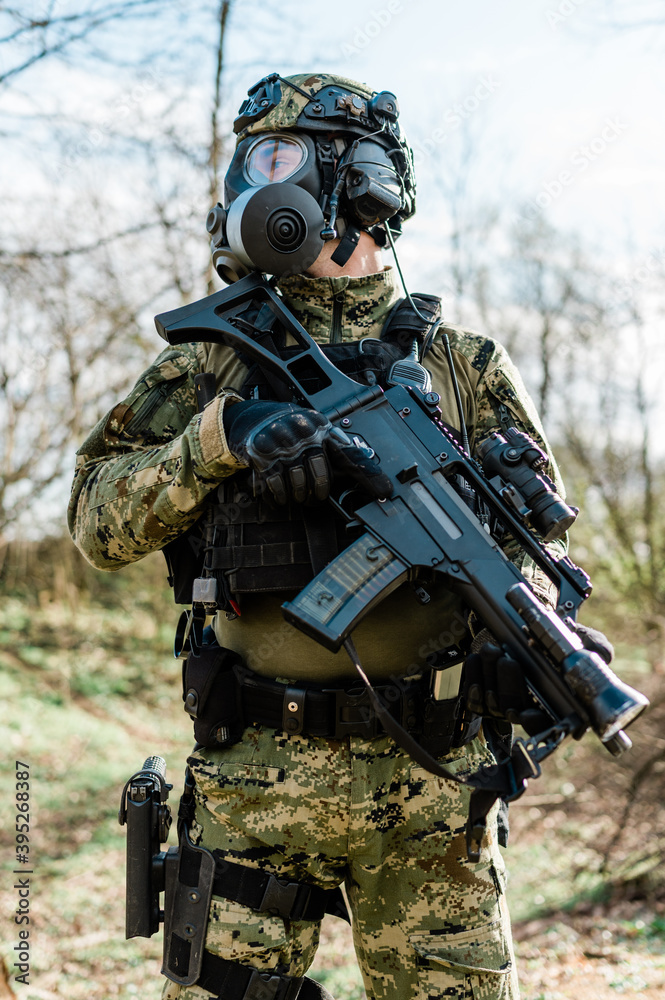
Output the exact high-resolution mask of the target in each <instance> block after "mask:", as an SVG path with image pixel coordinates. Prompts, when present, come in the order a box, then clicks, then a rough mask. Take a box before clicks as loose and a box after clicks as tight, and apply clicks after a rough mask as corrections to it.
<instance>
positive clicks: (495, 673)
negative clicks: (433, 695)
mask: <svg viewBox="0 0 665 1000" xmlns="http://www.w3.org/2000/svg"><path fill="white" fill-rule="evenodd" d="M462 701H463V703H464V705H465V707H466V708H467V709H468V710H469V711H470V712H475V713H476V715H483V716H489V717H490V718H493V719H507V720H508V722H511V723H512V724H513V725H520V726H522V728H523V729H525V730H526V731H527V733H528V734H529V735H530V736H533V735H535V734H536V733H542V732H543V731H544V730H545V729H549V727H550V726H551V725H552V719H551V718H550V717H549V715H548V714H547V713H546V712H544V711H543V710H542V709H541V708H539V706H538V705H537V704H536V702H535V701H534V699H533V698H532V696H531V694H530V692H529V688H528V687H527V683H526V681H525V679H524V675H523V673H522V669H521V667H520V666H519V664H518V663H517V661H516V660H514V659H513V658H512V656H510V655H509V654H508V653H506V652H505V651H504V650H502V649H499V648H498V647H497V646H493V645H492V644H491V643H489V642H486V643H485V645H484V646H482V647H481V648H480V650H479V651H478V652H477V653H470V654H469V656H467V658H466V660H465V662H464V673H463V675H462Z"/></svg>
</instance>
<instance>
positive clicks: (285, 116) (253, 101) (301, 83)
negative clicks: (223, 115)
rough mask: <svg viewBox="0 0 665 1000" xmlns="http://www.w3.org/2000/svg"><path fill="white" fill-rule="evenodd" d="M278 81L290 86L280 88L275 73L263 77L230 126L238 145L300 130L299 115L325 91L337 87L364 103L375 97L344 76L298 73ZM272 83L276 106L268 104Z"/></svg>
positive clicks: (366, 87)
mask: <svg viewBox="0 0 665 1000" xmlns="http://www.w3.org/2000/svg"><path fill="white" fill-rule="evenodd" d="M281 79H283V80H284V81H285V82H286V83H287V84H292V85H293V86H288V85H287V86H282V87H281V88H280V82H279V81H280V77H279V75H278V74H276V73H275V74H272V75H271V76H270V77H265V78H264V80H261V81H260V82H259V83H258V84H256V86H255V87H252V89H251V90H250V91H249V96H248V98H247V100H246V101H244V103H243V104H242V106H241V108H240V111H239V113H238V117H237V118H236V120H235V122H234V126H233V130H234V132H236V133H237V135H238V143H240V142H241V141H242V140H243V139H245V138H246V137H247V136H248V135H255V134H256V133H258V132H279V131H282V130H286V129H294V128H302V127H303V123H302V121H300V122H299V121H298V120H299V119H300V116H301V114H302V112H303V111H304V110H305V108H306V107H307V105H308V104H309V103H310V102H311V100H312V99H313V98H314V97H315V96H316V95H317V94H318V93H319V91H321V90H323V89H324V88H325V87H331V86H333V87H340V88H342V89H343V90H346V91H349V92H350V93H352V94H357V95H358V96H359V97H361V98H363V99H364V100H365V101H369V100H371V98H372V97H373V96H374V95H375V93H376V91H374V90H372V88H371V87H368V86H367V84H365V83H358V82H357V81H356V80H350V79H348V78H347V77H345V76H336V75H335V74H332V73H297V74H295V75H293V76H287V77H282V78H281ZM271 83H272V86H273V87H274V88H276V89H275V91H274V94H275V98H277V97H278V95H279V98H278V100H277V103H275V98H273V99H272V100H271V99H270V97H269V96H268V94H267V90H268V88H269V87H270V85H271ZM296 88H298V89H296ZM280 89H281V94H280ZM306 91H308V92H309V97H306V96H305V93H304V92H306ZM262 103H264V104H265V106H266V107H267V108H268V110H267V111H264V112H263V113H262V112H261V104H262ZM248 122H249V123H248ZM246 123H248V124H246ZM308 124H309V123H308ZM313 126H314V127H316V123H313ZM310 127H312V125H310Z"/></svg>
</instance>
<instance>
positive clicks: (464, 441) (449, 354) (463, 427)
mask: <svg viewBox="0 0 665 1000" xmlns="http://www.w3.org/2000/svg"><path fill="white" fill-rule="evenodd" d="M441 340H442V341H443V348H444V350H445V352H446V359H447V361H448V367H449V368H450V375H451V380H452V383H453V392H454V393H455V402H456V403H457V412H458V413H459V420H460V431H461V432H462V447H463V448H464V451H465V452H466V453H467V455H470V454H471V449H470V448H469V435H468V434H467V431H466V420H465V419H464V410H463V408H462V396H461V394H460V391H459V382H458V381H457V372H456V371H455V365H454V363H453V352H452V351H451V349H450V341H449V340H448V334H447V333H443V334H442V335H441Z"/></svg>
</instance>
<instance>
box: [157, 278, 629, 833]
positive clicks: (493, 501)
mask: <svg viewBox="0 0 665 1000" xmlns="http://www.w3.org/2000/svg"><path fill="white" fill-rule="evenodd" d="M251 303H259V304H261V305H264V306H266V305H267V306H268V307H269V308H270V310H271V311H272V312H273V314H274V315H275V317H276V318H277V319H278V320H279V322H280V323H281V324H282V326H283V327H284V328H285V329H286V330H287V331H288V333H289V334H290V335H291V337H292V338H293V342H294V343H295V345H296V346H295V348H293V347H292V348H291V351H290V352H289V355H288V358H286V359H282V358H281V357H279V356H278V355H277V354H276V353H275V349H274V345H273V344H272V343H271V341H270V340H269V338H266V336H265V333H264V331H263V330H260V329H256V328H253V327H252V326H251V324H248V323H247V321H246V320H245V319H244V318H243V317H241V316H240V314H242V313H243V312H244V311H246V310H247V307H248V306H249V305H250V304H251ZM155 323H156V326H157V330H158V332H159V333H160V335H161V336H162V337H163V338H164V340H166V341H167V342H168V343H169V344H182V343H185V342H190V341H208V342H214V343H222V344H226V345H228V346H229V347H231V348H234V349H236V350H238V351H240V352H242V354H243V355H244V356H247V357H249V358H251V359H252V360H253V361H255V362H257V363H258V364H259V365H260V366H261V367H262V368H263V369H264V371H266V372H267V373H269V376H270V378H271V381H272V382H273V383H274V382H275V379H277V380H279V382H280V383H282V384H283V385H284V387H285V397H284V398H293V399H295V400H296V401H297V402H298V403H300V404H301V405H303V406H308V407H312V408H314V409H317V410H319V411H320V412H322V413H323V414H325V415H326V416H327V417H328V419H329V420H330V421H331V423H332V424H333V426H334V427H335V428H337V429H338V431H339V432H342V433H344V434H346V435H347V436H348V437H349V438H351V439H352V440H353V441H354V443H356V444H357V445H358V446H359V447H361V448H362V449H363V450H364V451H365V452H366V454H368V455H371V456H374V457H375V458H376V460H377V461H378V462H379V463H380V466H381V469H382V471H383V472H384V473H385V474H386V475H387V476H389V478H390V480H391V482H392V485H393V494H392V496H391V497H390V498H389V499H386V500H383V501H379V500H371V501H369V502H367V498H366V496H364V497H362V498H359V497H358V494H357V492H354V491H348V490H347V491H346V492H339V493H338V495H335V496H331V498H330V500H329V502H331V503H333V504H334V506H335V507H336V508H337V510H338V511H339V512H340V514H341V515H342V516H343V517H344V518H345V519H346V520H347V521H348V522H349V523H350V524H352V525H353V526H355V527H356V528H358V529H360V530H361V532H362V533H361V534H360V535H359V537H357V538H356V539H355V541H353V542H352V543H351V544H350V545H349V546H348V548H346V549H345V550H344V551H343V552H342V553H341V554H340V555H339V556H337V557H336V558H335V559H334V560H333V561H332V562H331V563H329V564H328V565H327V566H326V568H325V569H324V570H323V571H322V572H321V573H319V574H318V576H316V577H315V578H314V579H313V580H312V581H311V583H309V584H308V585H307V586H306V587H305V588H304V589H303V590H302V591H301V592H300V593H299V594H298V596H297V597H296V598H295V599H294V600H291V601H288V602H286V603H285V604H284V605H282V610H283V614H284V617H285V618H286V620H287V621H289V622H290V623H291V624H293V625H294V626H295V627H296V628H299V629H301V630H302V631H303V632H305V633H306V634H307V635H309V636H311V637H312V638H313V639H315V640H316V641H317V642H319V643H321V644H322V645H323V646H325V647H326V648H327V649H330V650H333V651H337V650H338V649H340V648H341V647H342V646H344V647H345V648H346V649H347V652H348V653H349V655H350V656H351V658H352V660H353V661H354V663H355V665H356V667H357V669H358V671H359V672H360V673H361V676H363V679H364V680H365V682H366V683H367V684H368V687H369V690H370V697H372V694H373V689H372V688H371V685H369V682H368V681H367V678H366V677H365V676H364V673H363V672H362V668H361V665H360V663H359V662H358V659H357V655H356V654H355V649H354V647H353V643H352V640H351V633H352V632H353V629H354V628H355V626H356V625H357V624H358V622H359V621H360V620H361V619H362V618H363V617H364V616H365V615H366V614H367V613H368V612H369V611H370V610H371V609H372V608H373V607H375V606H376V605H377V604H378V603H379V602H380V601H382V600H383V599H384V598H385V597H386V596H387V595H388V594H390V593H391V592H392V591H393V590H395V588H397V587H399V586H400V585H401V584H402V583H404V582H405V581H408V580H410V581H418V579H419V576H421V575H422V574H423V572H426V573H427V574H428V575H430V576H431V574H434V575H435V577H441V578H443V580H444V581H445V584H446V586H448V587H449V588H450V589H452V590H454V591H455V592H456V593H458V594H459V595H460V597H461V598H462V599H463V600H464V602H465V604H466V605H467V606H468V607H469V608H471V609H472V610H473V611H474V612H475V613H476V615H477V616H478V618H479V619H480V620H481V621H482V622H483V623H484V625H485V626H486V627H487V628H488V629H489V630H490V632H491V633H492V634H493V636H494V637H495V639H496V640H497V642H498V643H499V644H500V645H501V646H502V647H503V648H504V649H505V650H506V651H507V652H508V653H509V654H510V655H511V656H512V657H513V658H514V659H515V660H516V661H517V662H518V663H519V665H520V667H521V669H522V671H523V674H524V677H525V679H526V681H527V684H528V687H529V689H530V691H531V693H532V695H533V697H534V699H535V701H536V702H537V703H538V705H539V706H540V707H541V708H542V709H544V710H545V712H546V713H547V714H548V715H549V717H550V718H551V720H552V725H551V727H550V728H549V729H547V730H546V731H545V732H544V733H541V734H539V735H538V736H536V737H532V738H530V739H529V740H527V741H523V740H518V741H516V745H515V748H514V749H513V753H512V755H511V758H510V760H508V761H505V762H503V764H501V765H500V766H499V767H498V768H497V767H494V768H486V769H481V771H480V772H479V773H478V775H476V776H473V777H472V778H471V779H463V780H464V783H466V784H470V785H471V786H472V787H473V788H474V789H475V791H476V803H475V808H474V806H473V802H472V814H471V828H472V833H471V839H474V840H477V839H478V837H479V836H480V834H481V833H482V827H483V825H484V816H485V814H486V812H487V810H488V809H489V806H490V805H491V802H492V801H494V800H495V799H496V798H497V797H498V796H501V797H502V798H505V799H513V798H517V797H518V796H519V795H521V794H522V792H523V791H524V789H525V788H526V781H527V779H528V778H530V777H536V776H537V775H538V774H539V773H540V767H539V763H540V761H541V760H542V759H543V758H544V757H546V756H547V755H548V754H549V753H551V752H552V751H553V750H554V749H555V748H556V747H557V746H558V745H559V744H560V743H561V741H562V740H563V739H564V738H565V737H567V736H572V737H573V738H574V739H580V738H581V737H582V735H583V734H584V733H585V732H586V731H587V730H588V729H592V730H593V732H594V733H595V734H596V735H597V736H598V737H599V739H600V740H601V742H602V743H603V745H604V746H605V747H606V748H607V749H608V750H609V751H610V752H611V753H612V754H613V755H618V754H620V753H622V752H623V751H624V750H626V749H628V748H629V747H630V745H631V743H630V740H629V739H628V737H627V736H626V735H625V733H624V732H623V729H624V727H625V726H627V725H628V724H629V723H630V722H632V721H633V720H634V719H635V718H636V717H637V715H639V713H640V712H641V711H642V710H643V709H644V708H645V707H646V705H647V704H648V701H647V699H646V698H645V697H644V695H642V694H641V693H640V692H638V691H635V690H634V689H632V688H630V687H629V686H628V685H626V684H624V683H623V682H622V681H621V680H620V679H619V678H618V677H617V676H616V675H615V674H614V673H613V672H612V670H610V668H609V667H608V666H606V664H605V663H604V662H603V660H602V659H601V658H600V657H599V656H598V655H597V654H595V653H593V652H590V651H588V650H586V649H584V648H583V646H582V643H581V641H580V639H579V638H578V636H577V635H576V634H575V632H574V631H573V630H572V629H571V628H570V627H569V625H568V624H567V623H566V622H567V621H570V622H574V620H575V618H576V615H577V612H578V609H579V607H580V605H581V604H582V602H583V601H584V600H585V599H586V597H587V596H588V595H589V593H590V591H591V585H590V582H589V578H588V576H587V575H586V573H584V571H583V570H581V569H580V568H579V567H577V566H575V564H574V563H573V562H572V561H571V560H570V559H569V558H568V557H567V556H566V557H563V558H560V559H556V558H554V557H553V556H552V555H551V554H550V553H549V552H548V550H547V549H546V547H545V545H544V544H543V541H542V540H541V539H543V540H544V541H550V540H552V539H553V538H557V537H560V536H561V535H562V534H563V533H564V532H565V531H566V530H567V527H568V526H569V525H570V524H571V523H572V521H573V520H574V517H575V514H576V512H575V511H574V510H571V508H568V507H567V506H566V505H565V504H564V503H563V501H562V500H561V499H560V497H558V496H557V494H556V492H555V489H554V485H553V484H552V483H551V482H550V481H549V480H548V479H547V477H546V476H544V475H540V473H539V463H540V460H539V459H537V458H536V459H535V461H534V460H533V457H531V458H529V456H528V454H527V453H528V452H529V451H531V454H532V456H533V450H534V449H535V451H536V452H538V448H537V446H536V445H535V443H534V442H533V441H531V439H529V438H528V437H527V436H526V435H523V434H520V433H519V432H517V431H515V432H514V434H512V432H510V431H509V432H508V433H507V435H506V437H504V436H503V435H502V434H499V433H498V432H497V433H495V434H494V435H493V436H492V437H491V438H489V439H488V440H487V441H486V442H483V445H482V446H481V448H480V449H479V450H480V454H481V459H482V463H483V468H481V467H480V465H479V464H478V463H477V462H476V461H475V460H474V459H472V458H471V457H470V456H469V454H468V453H467V451H466V450H465V449H464V448H463V447H461V446H460V444H459V443H458V442H457V441H456V439H455V437H454V436H453V435H452V434H451V433H450V432H449V430H448V429H447V428H446V427H445V426H444V425H443V423H442V422H441V420H440V410H439V407H438V403H439V397H438V395H437V394H436V393H434V392H431V391H426V388H427V387H419V386H417V385H413V384H395V385H392V386H390V387H389V388H388V389H387V390H385V391H384V390H382V389H381V388H380V387H379V386H376V385H374V386H362V385H360V384H359V383H358V382H355V381H354V380H353V379H350V378H348V377H347V376H346V375H344V374H342V372H340V371H339V370H338V369H337V368H336V367H335V366H334V365H333V364H332V362H330V361H329V360H328V358H327V357H326V355H325V354H324V353H323V351H322V350H321V349H320V348H319V346H318V345H317V344H316V343H315V342H314V341H313V340H312V338H311V337H310V336H309V334H308V333H307V332H306V330H305V329H304V328H303V327H302V326H301V324H300V323H298V321H297V320H296V319H295V317H294V316H293V315H292V314H291V313H290V312H289V310H287V309H286V307H285V305H284V303H283V302H282V300H281V299H280V297H279V296H278V295H277V294H276V293H275V291H274V290H273V288H272V287H271V285H270V284H269V283H268V282H267V281H266V279H265V278H264V277H262V276H260V275H256V274H252V275H249V276H247V277H246V278H243V279H242V280H241V281H238V282H236V283H235V284H234V285H233V286H231V287H230V288H227V289H224V290H223V291H221V292H217V293H216V294H214V295H211V296H209V297H208V298H206V299H203V300H200V301H198V302H194V303H192V304H190V305H187V306H184V307H182V308H180V309H175V310H173V311H172V312H169V313H164V314H162V315H160V316H157V317H156V318H155ZM405 381H408V380H405ZM542 457H543V456H542V455H541V459H542ZM534 465H535V468H534ZM460 484H463V486H464V489H460ZM468 487H470V491H471V492H472V493H474V494H475V495H476V496H477V497H478V498H480V501H481V503H482V506H483V507H484V508H486V509H488V510H489V512H490V513H491V518H492V523H493V525H494V526H495V527H496V526H498V529H499V530H498V531H496V530H493V531H492V533H490V532H488V531H487V530H486V525H484V524H483V523H482V521H481V520H480V519H479V517H478V516H477V515H476V513H475V512H474V510H472V509H471V507H470V506H469V503H468V502H467V499H465V496H464V492H465V491H466V492H467V493H468ZM534 528H535V529H536V530H537V531H538V533H539V535H540V538H539V537H538V536H537V535H536V533H535V532H534ZM506 533H508V534H509V535H511V536H512V538H513V539H515V540H516V541H517V543H518V544H519V546H521V548H522V549H523V550H524V551H525V552H526V553H527V554H528V555H529V556H530V557H531V558H532V559H533V561H534V562H535V564H536V565H537V566H538V567H540V569H541V570H542V571H543V572H544V573H545V574H546V575H547V577H548V578H549V579H550V580H551V581H552V582H553V583H554V584H555V585H556V587H557V590H558V594H559V603H558V607H557V609H556V613H555V612H553V611H552V610H550V609H549V608H547V607H545V606H544V605H543V603H542V602H541V601H540V600H539V599H538V597H537V596H536V595H535V594H534V592H533V590H532V589H531V588H530V587H529V585H528V583H527V582H526V580H525V578H524V576H523V575H522V573H521V572H520V570H519V569H518V568H517V567H516V566H515V565H514V564H513V563H512V562H510V561H509V560H508V559H507V557H506V556H505V555H504V553H503V551H502V549H501V548H500V545H499V542H498V540H497V539H498V538H499V537H500V536H501V534H506ZM372 702H373V704H374V706H375V709H376V711H377V712H378V713H379V715H380V717H381V719H382V721H383V722H384V726H385V728H386V729H387V731H388V732H389V733H390V734H391V735H394V736H395V738H396V739H397V740H398V741H399V742H400V743H401V744H402V746H405V747H406V748H407V749H408V750H409V752H412V755H413V756H414V757H415V758H416V759H417V760H419V761H420V762H421V763H425V766H427V767H429V769H430V770H432V771H433V772H434V773H437V774H442V775H444V776H445V777H448V778H454V776H453V775H452V774H451V773H450V772H448V771H447V770H446V769H445V768H443V767H442V766H441V765H439V764H438V763H437V762H436V761H435V760H434V759H433V758H429V757H428V755H426V754H425V755H424V754H423V752H422V751H421V752H420V753H419V752H418V747H417V744H415V743H414V741H413V740H410V741H409V738H408V734H406V733H405V731H404V730H402V729H401V727H399V726H398V725H397V724H396V723H395V721H394V720H393V719H392V717H391V716H390V714H389V713H388V712H386V711H385V708H384V707H383V706H382V705H381V703H380V701H379V700H378V698H376V696H374V697H373V698H372ZM405 738H406V739H405ZM454 780H460V779H454Z"/></svg>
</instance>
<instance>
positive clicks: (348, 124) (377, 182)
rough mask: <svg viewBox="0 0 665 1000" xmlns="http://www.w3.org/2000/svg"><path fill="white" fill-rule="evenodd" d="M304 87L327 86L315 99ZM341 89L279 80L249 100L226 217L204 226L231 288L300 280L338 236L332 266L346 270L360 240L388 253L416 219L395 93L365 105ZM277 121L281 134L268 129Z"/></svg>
mask: <svg viewBox="0 0 665 1000" xmlns="http://www.w3.org/2000/svg"><path fill="white" fill-rule="evenodd" d="M300 79H304V80H307V81H308V82H311V81H315V82H316V83H321V82H323V86H319V89H318V90H313V92H312V93H307V92H306V91H304V90H302V89H301V88H300V87H299V86H298V83H296V81H299V80H300ZM339 79H340V78H336V77H309V78H308V77H304V78H301V77H295V78H291V79H284V78H281V77H278V76H277V75H276V74H274V75H273V76H272V77H267V78H266V79H265V80H263V81H260V83H259V84H257V85H256V86H255V87H253V88H252V90H250V92H249V97H248V99H247V100H246V101H245V102H244V104H243V105H242V107H241V109H240V113H239V115H238V118H237V119H236V123H235V125H234V128H235V131H236V132H238V133H240V135H239V141H238V145H237V147H236V150H235V154H234V156H233V159H232V160H231V164H230V166H229V169H228V172H227V174H226V180H225V203H226V207H224V206H222V205H220V204H217V205H216V206H215V207H214V208H213V209H212V210H211V211H210V212H209V214H208V218H207V222H206V226H207V229H208V232H209V234H210V237H211V249H212V256H213V263H214V266H215V269H216V270H217V272H218V274H219V275H220V277H222V278H223V280H224V281H226V282H233V281H236V280H238V279H239V278H242V277H244V276H245V275H246V274H249V273H250V272H251V271H261V272H265V273H268V274H272V275H275V276H278V277H284V276H286V275H289V274H301V273H303V272H304V271H306V270H307V269H308V268H309V267H311V265H312V264H313V263H314V261H315V260H316V259H317V257H318V256H319V254H320V253H321V250H322V248H323V245H324V243H325V242H326V241H327V240H331V239H335V238H336V237H337V236H341V237H342V240H341V243H340V246H339V247H337V249H336V251H335V253H334V254H333V256H332V259H333V261H334V262H335V263H337V264H339V265H340V266H343V265H344V264H345V263H346V261H347V260H348V258H349V257H350V256H351V254H352V253H353V250H354V249H355V246H356V245H357V243H358V239H359V237H360V232H361V230H366V231H368V232H370V233H371V235H372V236H373V237H374V239H375V240H376V242H377V243H378V244H379V245H383V243H384V242H385V238H386V233H385V230H384V229H383V227H384V226H385V225H387V224H389V225H390V226H391V232H392V233H393V234H398V233H399V231H400V228H401V222H402V220H403V219H405V218H409V217H410V216H411V215H412V214H413V213H414V211H415V180H414V177H413V167H412V156H411V150H410V149H409V147H408V146H407V145H406V143H405V142H404V140H403V139H402V138H401V136H400V132H399V127H398V125H397V118H398V115H399V110H398V106H397V99H396V98H395V96H394V95H393V94H390V93H388V92H382V93H380V94H375V95H373V96H372V97H371V98H369V99H367V98H363V97H362V96H360V94H356V93H353V92H351V91H349V89H348V86H342V85H338V84H337V83H336V81H337V80H339ZM326 80H330V81H335V82H331V83H325V82H324V81H326ZM341 82H343V83H344V84H347V85H348V83H349V82H350V81H346V80H344V81H341ZM281 84H284V85H285V86H284V88H282V87H281ZM356 86H357V87H358V89H362V91H363V92H364V93H369V92H368V91H367V90H366V88H361V86H360V85H356ZM283 90H284V91H286V92H287V96H286V97H284V96H283ZM291 91H295V98H294V95H293V94H292V93H291ZM303 98H304V100H303ZM273 121H274V122H275V125H276V126H279V127H275V128H273V129H271V128H269V127H268V126H269V125H270V124H271V123H272V122H273ZM286 126H288V128H287V127H286Z"/></svg>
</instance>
